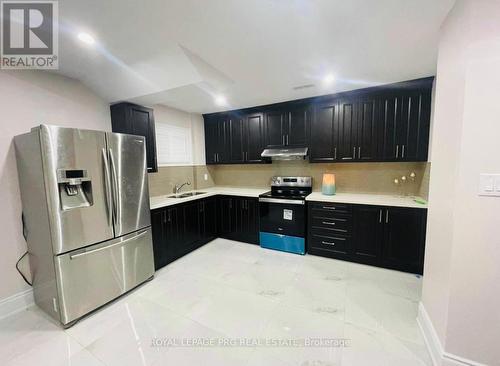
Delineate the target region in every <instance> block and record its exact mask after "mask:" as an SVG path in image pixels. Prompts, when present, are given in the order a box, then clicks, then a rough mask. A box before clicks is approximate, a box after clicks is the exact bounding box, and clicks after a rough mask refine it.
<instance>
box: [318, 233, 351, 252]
mask: <svg viewBox="0 0 500 366" xmlns="http://www.w3.org/2000/svg"><path fill="white" fill-rule="evenodd" d="M350 240H351V239H350V238H349V237H343V236H340V235H338V236H337V235H330V236H327V235H317V234H312V235H311V238H310V241H309V246H310V247H311V248H313V249H321V250H328V251H332V252H338V253H347V250H348V248H349V244H350Z"/></svg>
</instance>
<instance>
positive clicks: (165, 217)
mask: <svg viewBox="0 0 500 366" xmlns="http://www.w3.org/2000/svg"><path fill="white" fill-rule="evenodd" d="M162 216H163V223H164V224H166V223H167V212H166V211H163V214H162Z"/></svg>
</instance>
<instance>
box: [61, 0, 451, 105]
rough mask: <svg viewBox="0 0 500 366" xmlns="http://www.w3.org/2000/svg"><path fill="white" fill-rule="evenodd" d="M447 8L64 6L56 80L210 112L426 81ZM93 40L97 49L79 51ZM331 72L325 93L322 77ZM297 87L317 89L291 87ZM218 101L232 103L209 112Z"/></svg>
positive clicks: (330, 1) (281, 1)
mask: <svg viewBox="0 0 500 366" xmlns="http://www.w3.org/2000/svg"><path fill="white" fill-rule="evenodd" d="M453 3H454V0H376V1H375V0H349V1H346V0H148V1H139V0H136V1H134V0H85V1H82V0H60V1H59V22H60V50H59V54H60V58H59V60H60V61H59V65H60V70H59V72H60V73H62V74H64V75H67V76H70V77H73V78H76V79H79V80H81V81H82V82H83V83H85V84H86V85H87V86H89V87H90V88H91V89H92V90H94V91H95V92H96V93H97V94H99V95H101V96H102V97H104V98H105V99H106V100H107V101H109V102H116V101H122V100H130V101H135V102H138V103H143V104H146V105H151V104H157V103H159V104H165V105H167V106H171V107H175V108H179V109H182V110H185V111H190V112H199V113H206V112H215V111H219V110H224V109H232V108H241V107H249V106H255V105H259V104H267V103H273V102H279V101H284V100H290V99H298V98H304V97H309V96H314V95H320V94H327V93H331V92H336V91H342V90H350V89H357V88H361V87H365V86H370V85H377V84H384V83H389V82H394V81H402V80H409V79H415V78H419V77H424V76H429V75H433V74H434V73H435V69H436V58H437V42H438V32H439V27H440V25H441V23H442V21H443V19H444V17H445V16H446V14H447V12H448V11H449V9H450V8H451V6H452V5H453ZM80 31H86V32H88V33H90V34H92V35H93V36H94V37H95V38H96V39H97V41H98V43H97V44H96V45H94V46H88V45H85V44H83V43H82V42H80V41H79V40H78V39H77V38H76V35H77V34H78V32H80ZM330 72H331V73H334V74H335V75H336V78H337V80H336V82H335V83H334V84H333V86H331V87H329V88H325V87H323V86H322V82H321V79H322V77H323V76H324V75H325V74H327V73H330ZM305 84H315V85H316V86H314V87H310V88H304V89H300V90H294V89H293V88H294V87H296V86H300V85H305ZM219 94H223V95H225V96H226V97H227V99H228V102H229V106H227V107H219V106H216V105H215V104H214V100H213V99H214V95H219Z"/></svg>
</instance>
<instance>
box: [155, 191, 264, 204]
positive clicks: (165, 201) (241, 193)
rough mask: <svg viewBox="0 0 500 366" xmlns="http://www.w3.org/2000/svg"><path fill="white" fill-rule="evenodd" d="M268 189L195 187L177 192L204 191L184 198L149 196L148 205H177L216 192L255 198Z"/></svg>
mask: <svg viewBox="0 0 500 366" xmlns="http://www.w3.org/2000/svg"><path fill="white" fill-rule="evenodd" d="M270 190H271V189H270V188H241V187H240V188H237V187H210V188H202V189H197V190H196V191H181V192H179V194H182V193H189V192H205V193H204V194H198V195H196V196H191V197H186V198H169V197H168V196H171V194H169V195H164V196H154V197H150V199H149V205H150V208H151V210H154V209H155V208H160V207H166V206H172V205H178V204H179V203H184V202H189V201H193V200H197V199H200V198H207V197H211V196H215V195H218V194H221V195H228V196H241V197H255V198H257V197H259V195H261V194H262V193H266V192H268V191H270Z"/></svg>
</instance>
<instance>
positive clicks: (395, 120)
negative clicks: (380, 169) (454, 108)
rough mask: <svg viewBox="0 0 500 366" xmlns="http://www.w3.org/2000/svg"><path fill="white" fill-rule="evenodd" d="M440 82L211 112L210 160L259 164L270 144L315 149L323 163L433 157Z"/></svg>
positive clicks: (311, 151) (316, 158)
mask: <svg viewBox="0 0 500 366" xmlns="http://www.w3.org/2000/svg"><path fill="white" fill-rule="evenodd" d="M433 80H434V78H433V77H430V78H424V79H418V80H412V81H406V82H401V83H396V84H390V85H382V86H377V87H373V88H367V89H359V90H354V91H349V92H343V93H338V94H333V95H328V96H321V97H315V98H309V99H302V100H298V101H291V102H285V103H279V104H275V105H272V106H262V107H253V108H247V109H245V110H238V111H232V112H224V113H214V114H209V115H205V116H204V117H205V128H206V130H205V136H206V138H205V141H206V145H207V147H206V149H207V164H222V163H259V162H263V161H262V160H261V158H260V154H261V153H262V150H263V149H264V148H287V147H291V148H292V147H309V160H310V161H311V162H315V163H325V162H371V161H374V162H377V161H379V162H382V161H427V151H428V147H429V130H430V116H431V92H432V82H433ZM228 116H229V117H228ZM231 116H232V117H231ZM249 116H251V117H249ZM212 120H217V121H219V122H216V123H215V125H210V124H209V125H207V123H208V122H209V121H212ZM214 136H216V137H214Z"/></svg>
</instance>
